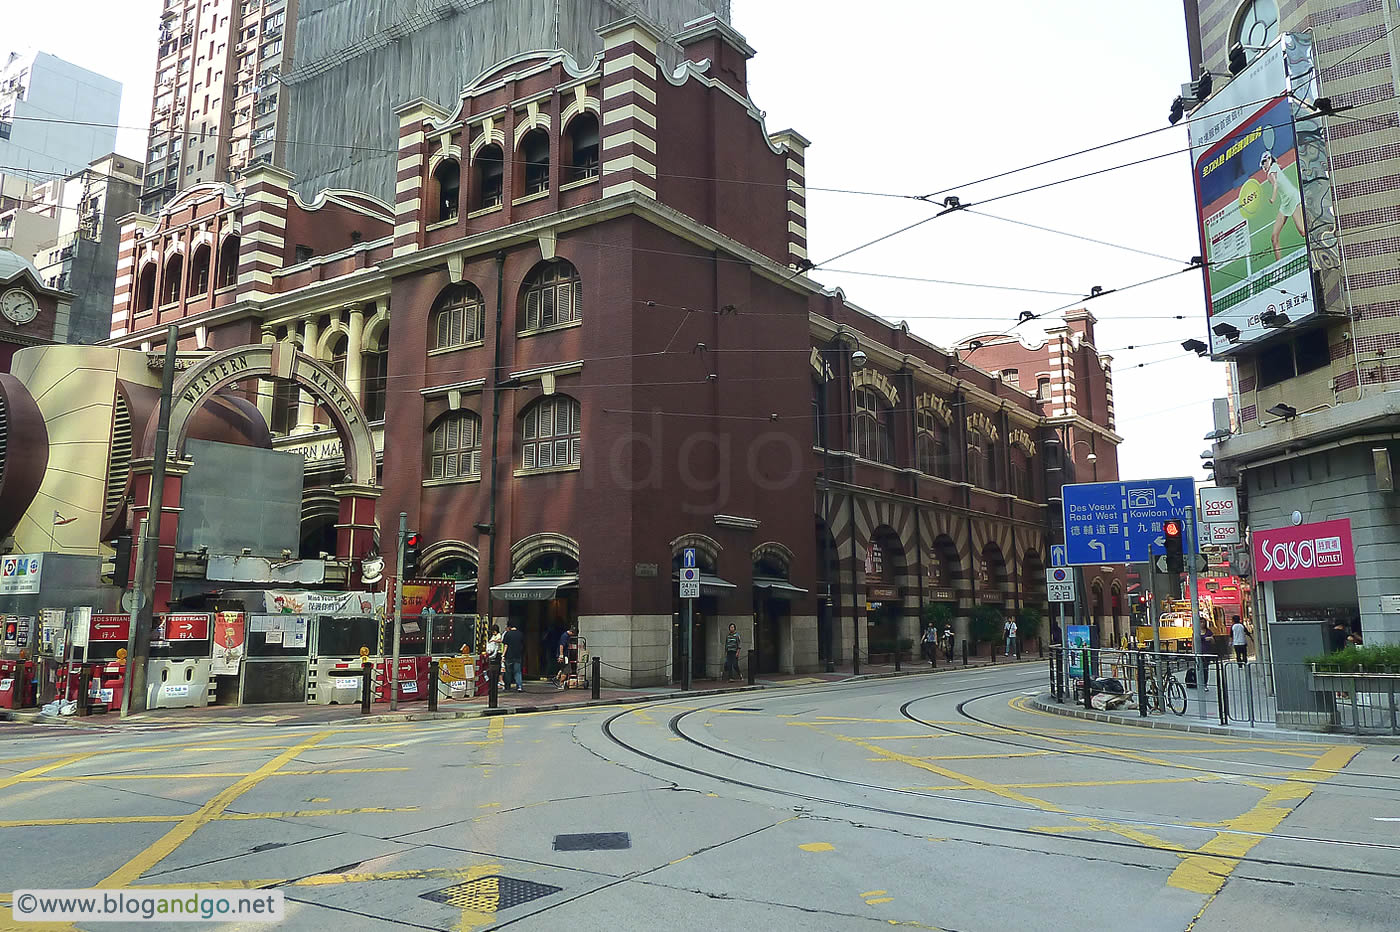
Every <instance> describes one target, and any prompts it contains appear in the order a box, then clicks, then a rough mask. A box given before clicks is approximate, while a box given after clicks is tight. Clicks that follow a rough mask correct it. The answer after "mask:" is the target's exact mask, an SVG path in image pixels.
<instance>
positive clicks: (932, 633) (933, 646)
mask: <svg viewBox="0 0 1400 932" xmlns="http://www.w3.org/2000/svg"><path fill="white" fill-rule="evenodd" d="M924 659H925V660H927V661H928V663H929V666H931V667H932V666H937V661H938V628H937V627H936V626H935V625H929V626H928V627H926V628H924Z"/></svg>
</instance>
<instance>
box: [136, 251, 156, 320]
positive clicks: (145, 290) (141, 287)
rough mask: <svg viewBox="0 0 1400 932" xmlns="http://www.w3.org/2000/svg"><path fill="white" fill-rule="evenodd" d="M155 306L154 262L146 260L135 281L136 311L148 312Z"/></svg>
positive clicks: (140, 312)
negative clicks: (137, 279) (138, 277)
mask: <svg viewBox="0 0 1400 932" xmlns="http://www.w3.org/2000/svg"><path fill="white" fill-rule="evenodd" d="M155 306H156V264H155V263H154V262H147V263H146V264H145V265H144V266H142V268H141V278H140V280H139V281H138V282H137V283H136V313H138V314H149V313H150V312H151V310H152V309H153V308H154V307H155Z"/></svg>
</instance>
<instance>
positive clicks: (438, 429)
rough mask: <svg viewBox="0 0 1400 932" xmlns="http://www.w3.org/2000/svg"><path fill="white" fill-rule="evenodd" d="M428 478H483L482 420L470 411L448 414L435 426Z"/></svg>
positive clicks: (430, 448)
mask: <svg viewBox="0 0 1400 932" xmlns="http://www.w3.org/2000/svg"><path fill="white" fill-rule="evenodd" d="M429 450H430V451H431V452H430V453H429V455H428V477H429V478H431V479H480V478H481V417H480V416H479V415H476V414H474V413H472V412H471V411H457V412H454V413H452V414H448V415H446V416H444V417H442V418H440V419H439V420H438V422H437V423H436V424H435V425H433V437H432V444H431V446H430V447H429Z"/></svg>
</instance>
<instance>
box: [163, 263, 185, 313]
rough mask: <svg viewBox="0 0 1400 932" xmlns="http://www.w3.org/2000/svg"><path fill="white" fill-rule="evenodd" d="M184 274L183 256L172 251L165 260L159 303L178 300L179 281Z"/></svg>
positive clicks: (169, 302)
mask: <svg viewBox="0 0 1400 932" xmlns="http://www.w3.org/2000/svg"><path fill="white" fill-rule="evenodd" d="M184 274H185V257H184V255H183V254H181V253H178V252H177V253H173V254H172V255H171V256H170V258H169V259H166V260H165V280H164V281H163V282H161V289H160V303H161V304H172V303H174V302H176V301H179V300H180V283H181V279H183V278H184Z"/></svg>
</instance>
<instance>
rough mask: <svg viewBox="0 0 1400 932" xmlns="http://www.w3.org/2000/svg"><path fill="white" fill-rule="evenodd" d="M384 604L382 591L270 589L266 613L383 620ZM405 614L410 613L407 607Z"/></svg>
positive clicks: (264, 597) (266, 592) (264, 607)
mask: <svg viewBox="0 0 1400 932" xmlns="http://www.w3.org/2000/svg"><path fill="white" fill-rule="evenodd" d="M405 589H407V587H405ZM384 605H385V599H384V593H382V592H308V591H304V590H296V589H267V590H265V591H264V592H263V611H264V612H266V613H267V614H269V615H331V616H334V617H337V618H353V617H357V616H362V615H373V616H378V617H383V615H384ZM404 611H405V612H407V611H408V609H407V607H405V608H404Z"/></svg>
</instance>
